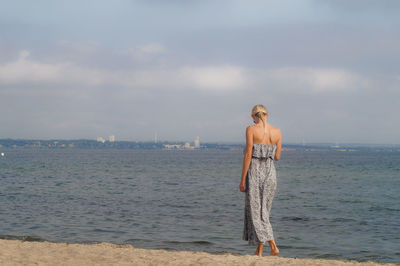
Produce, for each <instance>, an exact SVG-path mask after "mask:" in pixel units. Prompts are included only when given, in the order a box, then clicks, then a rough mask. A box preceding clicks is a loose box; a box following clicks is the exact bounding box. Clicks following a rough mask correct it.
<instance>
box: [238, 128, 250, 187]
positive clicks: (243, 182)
mask: <svg viewBox="0 0 400 266" xmlns="http://www.w3.org/2000/svg"><path fill="white" fill-rule="evenodd" d="M252 153H253V132H252V130H251V128H250V126H248V127H247V129H246V152H245V154H244V158H243V169H242V178H241V181H240V185H239V189H240V191H241V192H246V176H247V171H249V167H250V162H251V155H252Z"/></svg>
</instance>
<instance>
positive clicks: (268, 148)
mask: <svg viewBox="0 0 400 266" xmlns="http://www.w3.org/2000/svg"><path fill="white" fill-rule="evenodd" d="M275 151H276V145H274V144H261V143H253V154H252V157H253V158H256V159H272V160H273V159H274V157H275Z"/></svg>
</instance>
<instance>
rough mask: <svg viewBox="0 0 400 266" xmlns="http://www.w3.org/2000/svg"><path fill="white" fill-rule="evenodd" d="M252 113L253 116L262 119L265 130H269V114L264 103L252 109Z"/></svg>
mask: <svg viewBox="0 0 400 266" xmlns="http://www.w3.org/2000/svg"><path fill="white" fill-rule="evenodd" d="M251 115H252V116H253V115H254V116H255V117H258V118H260V119H261V121H262V122H263V124H264V130H265V132H267V116H268V110H267V108H265V106H264V105H262V104H257V105H255V106H254V107H253V109H252V110H251Z"/></svg>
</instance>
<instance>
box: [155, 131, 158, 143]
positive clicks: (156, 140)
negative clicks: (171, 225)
mask: <svg viewBox="0 0 400 266" xmlns="http://www.w3.org/2000/svg"><path fill="white" fill-rule="evenodd" d="M157 142H158V136H157V132H156V133H155V134H154V143H157Z"/></svg>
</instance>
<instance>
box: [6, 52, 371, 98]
mask: <svg viewBox="0 0 400 266" xmlns="http://www.w3.org/2000/svg"><path fill="white" fill-rule="evenodd" d="M29 55H30V53H29V51H25V50H23V51H21V52H20V56H19V58H18V59H17V60H16V61H14V62H9V63H6V64H3V65H0V85H10V84H13V85H20V86H26V84H29V85H40V86H44V87H47V88H49V87H51V86H54V87H66V86H67V87H68V86H76V87H81V88H83V89H85V88H96V87H98V86H109V87H114V88H115V87H125V88H128V89H134V90H135V89H136V90H138V89H139V90H140V89H154V90H160V89H172V90H175V89H177V90H179V89H185V90H186V89H195V90H196V89H197V90H206V91H220V92H227V91H235V90H241V89H248V88H270V89H272V90H278V91H281V90H287V91H296V92H300V93H323V92H329V91H349V90H356V89H359V88H360V87H365V86H368V80H367V79H366V78H363V77H362V76H360V75H358V74H356V73H352V72H350V71H347V70H344V69H324V68H307V67H303V68H302V67H286V68H276V69H254V68H245V67H241V66H234V65H209V66H182V67H178V68H167V67H164V68H160V67H158V66H157V65H155V66H152V67H147V68H146V69H141V68H140V66H139V67H137V68H134V69H132V68H123V69H121V68H119V69H114V68H104V67H103V68H100V67H98V68H95V67H90V66H81V65H79V64H77V63H74V62H60V63H43V62H40V61H35V60H30V58H29V57H30V56H29ZM29 85H28V87H29ZM3 92H4V91H3Z"/></svg>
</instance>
